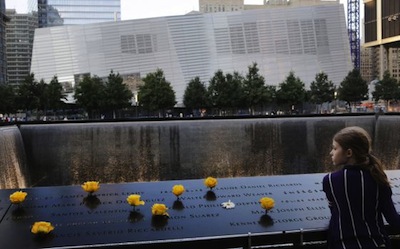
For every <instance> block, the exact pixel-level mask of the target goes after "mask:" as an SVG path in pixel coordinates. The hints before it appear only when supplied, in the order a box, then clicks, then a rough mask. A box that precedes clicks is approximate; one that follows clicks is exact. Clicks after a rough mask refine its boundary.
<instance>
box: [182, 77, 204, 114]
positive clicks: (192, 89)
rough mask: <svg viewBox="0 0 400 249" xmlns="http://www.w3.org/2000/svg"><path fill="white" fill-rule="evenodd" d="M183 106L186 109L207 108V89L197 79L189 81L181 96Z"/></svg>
mask: <svg viewBox="0 0 400 249" xmlns="http://www.w3.org/2000/svg"><path fill="white" fill-rule="evenodd" d="M183 104H184V105H185V107H186V108H188V109H199V108H202V107H207V105H208V101H207V87H206V86H205V84H204V83H203V82H201V81H200V78H199V77H195V78H194V79H192V80H190V82H189V84H188V85H187V87H186V89H185V93H184V95H183Z"/></svg>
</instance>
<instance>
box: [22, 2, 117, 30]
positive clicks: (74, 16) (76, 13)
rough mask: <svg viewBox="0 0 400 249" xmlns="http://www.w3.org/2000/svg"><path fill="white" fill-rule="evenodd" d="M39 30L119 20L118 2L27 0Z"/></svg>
mask: <svg viewBox="0 0 400 249" xmlns="http://www.w3.org/2000/svg"><path fill="white" fill-rule="evenodd" d="M28 9H29V10H30V11H35V12H37V13H38V21H39V28H44V27H54V26H61V25H76V24H89V23H99V22H112V21H120V20H121V2H120V0H29V5H28Z"/></svg>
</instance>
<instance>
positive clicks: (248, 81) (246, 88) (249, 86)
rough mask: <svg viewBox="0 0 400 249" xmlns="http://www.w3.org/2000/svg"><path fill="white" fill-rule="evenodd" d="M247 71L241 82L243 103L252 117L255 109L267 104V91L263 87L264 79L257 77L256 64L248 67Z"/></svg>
mask: <svg viewBox="0 0 400 249" xmlns="http://www.w3.org/2000/svg"><path fill="white" fill-rule="evenodd" d="M248 69H249V71H248V73H247V74H246V77H245V79H244V80H243V94H244V101H245V104H246V106H247V107H248V108H250V112H251V114H253V115H254V112H255V108H256V107H257V106H260V105H262V104H264V103H265V102H267V100H268V89H267V88H266V87H265V80H264V77H263V76H261V75H259V74H258V72H259V69H258V68H257V63H255V62H254V63H253V65H251V66H249V67H248Z"/></svg>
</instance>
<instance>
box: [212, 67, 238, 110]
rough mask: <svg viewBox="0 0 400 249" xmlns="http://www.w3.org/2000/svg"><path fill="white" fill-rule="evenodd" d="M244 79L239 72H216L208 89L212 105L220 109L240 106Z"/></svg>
mask: <svg viewBox="0 0 400 249" xmlns="http://www.w3.org/2000/svg"><path fill="white" fill-rule="evenodd" d="M242 80H243V79H242V77H241V76H240V74H239V73H238V72H234V73H233V74H229V73H228V74H227V75H226V76H225V75H224V73H223V72H222V70H218V71H217V72H215V74H214V76H213V77H212V78H211V80H210V82H209V85H208V89H207V93H208V99H209V101H210V103H211V105H212V106H213V107H216V108H219V109H220V111H221V110H222V111H223V110H226V109H232V108H233V107H238V106H239V105H240V104H241V101H242V99H243V88H242Z"/></svg>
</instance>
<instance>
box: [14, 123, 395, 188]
mask: <svg viewBox="0 0 400 249" xmlns="http://www.w3.org/2000/svg"><path fill="white" fill-rule="evenodd" d="M387 123H389V124H387ZM390 123H393V124H392V125H391V126H393V127H392V128H391V129H392V130H393V131H394V130H396V128H395V123H398V118H392V117H386V116H381V117H380V118H379V120H378V121H377V120H376V118H375V117H374V116H337V117H336V116H324V117H295V118H263V119H221V120H219V119H204V120H203V119H202V120H170V121H136V122H100V123H61V124H41V125H21V127H20V130H21V134H22V137H23V140H24V144H25V151H26V154H27V161H28V162H29V177H30V180H31V182H32V183H33V184H34V185H39V186H41V185H69V184H79V183H81V182H83V181H86V180H89V179H96V180H100V181H101V182H110V183H111V182H112V183H118V182H133V181H158V180H173V179H195V178H203V177H205V176H209V175H213V176H216V177H236V176H258V175H282V174H303V173H316V172H327V171H331V170H333V169H334V168H333V167H332V165H331V161H330V157H329V151H330V148H331V143H332V142H331V139H332V137H333V135H334V134H335V133H336V132H337V131H338V130H340V129H341V128H343V127H345V126H350V125H359V126H361V127H363V128H365V129H366V130H367V131H368V132H369V133H370V134H371V135H372V136H373V137H374V138H375V140H376V144H378V145H380V144H381V143H382V139H384V141H385V143H389V144H397V145H398V144H399V140H400V137H398V136H397V137H396V136H390V135H389V134H390V133H387V132H386V131H385V128H384V127H386V126H387V125H390ZM376 130H377V131H376ZM381 136H382V137H381ZM397 147H399V146H397ZM384 153H385V150H383V148H378V150H377V154H378V156H384V155H385V154H384ZM390 153H391V155H392V158H394V159H395V158H397V159H395V160H398V155H399V153H398V150H395V149H393V151H392V152H390ZM396 153H397V154H396ZM391 162H392V165H391V166H390V168H397V167H398V163H396V162H395V161H391Z"/></svg>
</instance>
